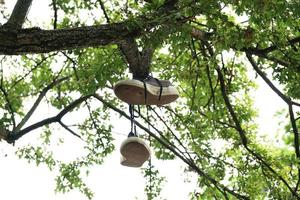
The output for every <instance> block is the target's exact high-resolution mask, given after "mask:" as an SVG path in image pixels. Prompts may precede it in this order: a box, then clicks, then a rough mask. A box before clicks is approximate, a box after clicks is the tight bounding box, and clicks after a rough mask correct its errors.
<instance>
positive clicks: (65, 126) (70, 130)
mask: <svg viewBox="0 0 300 200" xmlns="http://www.w3.org/2000/svg"><path fill="white" fill-rule="evenodd" d="M58 123H59V124H60V125H61V126H62V127H63V128H64V129H66V130H67V131H69V132H70V133H71V134H72V135H74V136H75V137H78V138H79V139H81V140H82V138H81V136H80V135H78V134H77V133H75V132H74V131H73V130H72V129H70V128H69V127H68V126H67V125H65V124H64V123H63V122H62V121H61V120H59V121H58Z"/></svg>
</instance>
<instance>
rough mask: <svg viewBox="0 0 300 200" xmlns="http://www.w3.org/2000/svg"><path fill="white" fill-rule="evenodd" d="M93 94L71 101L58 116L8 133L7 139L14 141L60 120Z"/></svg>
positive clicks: (10, 141)
mask: <svg viewBox="0 0 300 200" xmlns="http://www.w3.org/2000/svg"><path fill="white" fill-rule="evenodd" d="M91 96H92V95H91V94H89V95H86V96H82V97H80V98H78V99H76V100H75V101H73V102H72V103H70V104H69V105H68V106H66V107H65V108H64V109H63V110H61V111H60V112H59V113H58V114H57V115H56V116H54V117H49V118H46V119H44V120H41V121H39V122H37V123H34V124H32V125H30V126H28V127H26V128H24V129H22V130H20V131H17V132H13V133H12V134H10V135H8V137H7V139H6V141H7V142H9V143H12V142H14V141H16V140H18V139H19V138H21V137H22V136H24V135H25V134H27V133H29V132H30V131H32V130H35V129H37V128H40V127H42V126H45V125H48V124H51V123H54V122H59V121H60V120H61V119H62V118H63V116H65V115H66V114H67V113H68V112H70V111H71V110H73V109H74V108H75V107H76V106H78V105H79V104H81V103H82V102H83V101H85V100H87V99H88V98H90V97H91Z"/></svg>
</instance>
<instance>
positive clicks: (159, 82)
mask: <svg viewBox="0 0 300 200" xmlns="http://www.w3.org/2000/svg"><path fill="white" fill-rule="evenodd" d="M133 79H136V80H139V81H141V82H143V84H144V93H145V104H146V105H147V84H146V83H147V81H149V80H151V79H154V80H155V81H156V83H157V84H158V85H159V96H158V100H159V101H160V100H161V95H162V91H163V86H162V83H161V81H160V80H159V79H157V78H154V77H153V76H152V75H147V76H146V77H145V78H139V77H133Z"/></svg>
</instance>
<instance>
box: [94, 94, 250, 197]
mask: <svg viewBox="0 0 300 200" xmlns="http://www.w3.org/2000/svg"><path fill="white" fill-rule="evenodd" d="M93 96H94V98H96V99H97V100H99V101H100V102H101V103H103V105H105V106H107V107H108V108H110V109H112V110H114V111H115V112H117V113H119V114H120V115H122V116H123V117H125V118H127V119H128V120H130V116H128V115H127V114H126V113H125V112H124V111H122V110H120V109H118V108H116V107H115V106H113V105H112V104H110V103H109V102H107V101H105V100H104V99H102V98H101V97H100V96H99V95H97V94H94V95H93ZM136 125H137V126H138V127H139V128H141V129H142V130H144V131H145V132H146V133H148V134H149V135H150V136H151V137H153V138H154V139H156V140H157V141H158V142H159V143H160V144H162V145H163V146H164V147H165V148H166V149H168V150H170V151H171V152H172V153H174V155H176V156H177V157H178V158H179V159H181V160H182V161H183V162H184V163H186V164H187V165H188V166H190V167H191V168H192V169H194V170H195V172H197V173H198V174H199V175H200V176H203V177H204V178H205V179H206V180H208V181H209V182H211V183H212V184H213V185H214V186H215V187H216V188H217V187H219V188H222V190H224V191H226V192H228V193H229V194H231V195H233V196H235V197H236V198H237V199H243V200H245V199H246V200H247V199H249V197H247V196H244V195H241V194H238V193H236V192H235V191H234V190H231V189H229V188H228V187H226V186H224V185H222V184H221V183H219V182H218V181H217V180H215V179H214V178H212V177H210V176H209V175H208V174H206V173H205V172H204V171H202V170H201V169H200V168H199V167H198V166H197V165H196V164H195V163H193V162H191V161H189V160H187V159H186V158H184V157H183V156H182V155H181V154H180V153H178V152H177V151H176V150H175V149H174V148H173V147H172V146H170V145H169V144H167V143H166V142H165V141H163V140H162V139H161V138H160V137H158V136H157V135H156V134H154V133H153V132H151V131H150V130H149V129H148V128H146V127H145V126H143V125H142V124H140V123H139V122H136Z"/></svg>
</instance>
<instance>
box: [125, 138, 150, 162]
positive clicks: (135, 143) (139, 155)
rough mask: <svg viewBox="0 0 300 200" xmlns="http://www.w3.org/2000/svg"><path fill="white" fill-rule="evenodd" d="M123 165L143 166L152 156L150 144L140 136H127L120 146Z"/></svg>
mask: <svg viewBox="0 0 300 200" xmlns="http://www.w3.org/2000/svg"><path fill="white" fill-rule="evenodd" d="M120 152H121V165H124V166H127V167H141V166H142V165H143V164H144V162H145V161H146V160H148V159H149V158H150V148H149V146H148V145H147V144H146V143H145V142H144V141H143V140H142V139H140V138H138V137H136V136H133V137H129V138H127V139H126V140H125V141H123V143H122V144H121V147H120Z"/></svg>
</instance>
